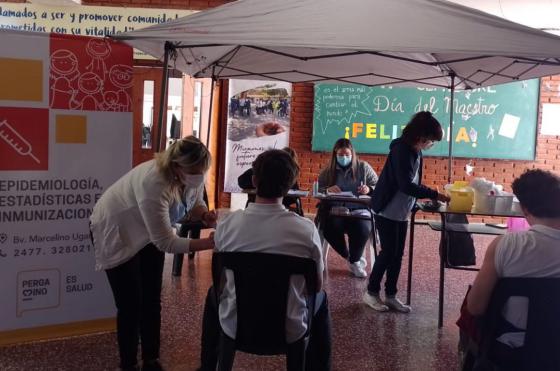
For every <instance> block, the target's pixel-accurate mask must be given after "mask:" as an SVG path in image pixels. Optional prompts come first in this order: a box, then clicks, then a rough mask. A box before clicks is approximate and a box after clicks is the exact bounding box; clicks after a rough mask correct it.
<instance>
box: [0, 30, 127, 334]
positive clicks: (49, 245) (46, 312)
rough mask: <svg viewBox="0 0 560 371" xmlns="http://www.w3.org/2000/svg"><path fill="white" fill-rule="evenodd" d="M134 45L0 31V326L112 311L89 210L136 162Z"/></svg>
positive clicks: (0, 328) (98, 316)
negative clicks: (91, 232)
mask: <svg viewBox="0 0 560 371" xmlns="http://www.w3.org/2000/svg"><path fill="white" fill-rule="evenodd" d="M132 72H133V70H132V49H131V48H130V47H128V46H126V45H124V44H120V43H116V42H112V41H109V40H107V39H96V38H89V37H82V36H65V35H58V34H40V33H28V32H18V31H1V32H0V81H2V84H0V271H1V272H2V280H1V281H0V292H2V301H0V313H2V315H1V316H0V334H1V332H2V331H11V330H19V329H25V328H34V327H40V326H46V325H58V324H64V323H70V322H72V323H76V322H83V321H90V320H99V319H105V318H110V317H114V315H115V309H114V304H113V299H112V295H111V291H110V289H109V285H108V283H107V279H106V277H105V274H104V273H103V272H95V271H94V254H93V247H92V245H91V241H90V238H89V226H88V225H89V224H88V219H89V216H90V215H91V212H92V209H93V206H94V204H95V202H96V200H97V199H98V198H99V197H100V196H101V194H102V193H103V191H104V190H105V189H106V188H107V187H109V186H110V185H111V184H112V183H113V182H115V180H117V179H118V178H119V177H120V176H122V175H123V174H124V173H126V172H127V171H128V170H129V169H130V168H131V166H132V112H131V111H132V105H131V104H132V100H131V93H132V91H131V87H132V77H133V73H132Z"/></svg>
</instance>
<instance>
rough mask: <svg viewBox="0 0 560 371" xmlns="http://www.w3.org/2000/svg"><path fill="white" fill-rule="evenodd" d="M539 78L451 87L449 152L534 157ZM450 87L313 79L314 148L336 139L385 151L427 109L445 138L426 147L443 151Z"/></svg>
mask: <svg viewBox="0 0 560 371" xmlns="http://www.w3.org/2000/svg"><path fill="white" fill-rule="evenodd" d="M539 83H540V82H539V80H538V79H534V80H527V81H519V82H514V83H509V84H503V85H497V86H491V87H487V88H480V89H474V90H467V91H458V92H455V98H454V102H455V104H454V105H453V106H454V119H453V133H452V135H451V138H453V156H456V157H469V158H495V159H513V160H534V158H535V139H536V130H537V110H538V104H539V85H540V84H539ZM450 109H451V104H450V92H449V90H447V89H442V88H403V87H394V86H393V87H392V86H383V87H367V86H361V85H343V84H317V85H315V100H314V112H313V146H312V148H313V150H314V151H330V150H332V146H333V144H334V142H335V141H336V140H337V139H338V138H342V137H346V138H348V139H350V140H351V141H352V144H353V145H354V146H355V148H356V150H357V151H358V152H360V153H376V154H386V153H388V152H389V143H390V142H391V140H392V139H394V138H396V137H398V136H400V135H401V132H402V128H403V127H404V125H406V123H407V122H408V121H409V120H410V118H411V117H412V115H413V114H414V113H416V112H418V111H424V110H428V111H431V112H432V113H433V114H434V116H435V117H436V118H437V119H438V120H439V122H440V123H441V124H442V126H443V128H444V132H445V134H444V139H443V140H442V141H441V142H439V143H436V144H435V145H434V146H433V147H432V148H431V149H430V150H428V151H426V153H425V154H426V155H428V156H447V153H448V138H449V137H450V135H449V110H450Z"/></svg>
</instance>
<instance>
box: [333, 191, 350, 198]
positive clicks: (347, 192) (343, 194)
mask: <svg viewBox="0 0 560 371" xmlns="http://www.w3.org/2000/svg"><path fill="white" fill-rule="evenodd" d="M327 196H336V197H355V196H354V194H353V193H352V192H350V191H345V192H338V193H334V192H328V191H327Z"/></svg>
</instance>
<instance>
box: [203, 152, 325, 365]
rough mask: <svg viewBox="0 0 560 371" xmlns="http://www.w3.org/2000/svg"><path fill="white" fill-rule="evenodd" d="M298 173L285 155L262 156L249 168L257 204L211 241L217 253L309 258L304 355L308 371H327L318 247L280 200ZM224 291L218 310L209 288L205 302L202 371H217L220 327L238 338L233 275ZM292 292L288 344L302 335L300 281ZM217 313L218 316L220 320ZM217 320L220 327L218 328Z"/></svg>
mask: <svg viewBox="0 0 560 371" xmlns="http://www.w3.org/2000/svg"><path fill="white" fill-rule="evenodd" d="M298 173H299V167H298V165H297V164H296V162H295V161H294V160H293V159H292V158H291V157H290V155H289V154H288V153H286V152H285V151H281V150H269V151H266V152H263V153H261V154H260V155H259V156H258V157H257V159H256V160H255V162H254V163H253V184H254V186H255V188H256V192H257V195H256V200H255V202H254V203H250V204H249V205H248V207H247V209H245V210H238V211H236V212H233V213H231V214H229V215H228V216H226V217H225V219H224V220H223V221H222V222H221V223H220V224H218V226H217V228H216V233H215V235H214V241H215V249H216V251H235V252H263V253H271V254H286V255H290V256H297V257H303V258H311V259H313V260H314V261H315V262H316V264H317V277H318V283H319V285H318V290H319V291H318V294H317V303H316V306H315V308H316V312H315V314H314V317H313V326H312V329H311V334H310V339H309V345H308V347H307V354H306V363H307V367H306V369H309V370H330V363H331V336H330V315H329V310H328V303H327V297H326V294H325V292H324V291H321V285H322V281H323V280H322V278H323V258H322V255H321V242H320V240H319V234H318V232H317V229H316V228H315V225H314V224H313V222H311V220H308V219H306V218H303V217H301V216H299V215H297V214H295V213H291V212H288V211H287V210H286V209H285V207H284V206H283V205H282V198H283V197H284V196H285V195H286V193H287V192H288V190H289V189H290V187H291V186H292V185H293V184H294V181H295V179H296V178H297V176H298ZM227 273H231V272H226V277H227V282H226V286H225V288H224V293H223V294H222V295H225V298H224V299H222V300H221V302H220V304H219V308H218V305H217V304H216V302H215V299H214V294H213V291H212V290H213V288H210V290H209V292H208V295H207V297H206V305H205V308H204V319H203V328H202V351H201V363H202V367H201V369H202V370H215V368H216V362H217V354H216V349H217V344H218V339H219V334H220V324H221V327H222V328H223V330H224V332H225V333H226V334H227V335H228V336H229V337H232V338H235V333H236V326H237V323H236V307H235V289H234V284H233V274H230V275H228V274H227ZM291 285H292V289H291V290H290V293H289V296H288V308H287V313H290V315H287V318H286V340H287V341H288V342H293V341H296V340H297V339H299V338H300V337H301V336H302V335H303V334H304V333H305V331H306V323H305V320H304V318H303V313H304V311H305V309H302V308H301V307H302V306H305V304H304V302H305V300H302V299H300V298H301V295H302V294H303V289H304V286H303V277H297V276H296V277H292V279H291ZM218 312H219V314H218ZM218 320H219V323H218Z"/></svg>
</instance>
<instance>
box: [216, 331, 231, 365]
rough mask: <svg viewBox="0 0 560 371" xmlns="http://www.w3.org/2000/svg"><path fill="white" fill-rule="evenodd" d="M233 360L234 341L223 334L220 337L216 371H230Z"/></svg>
mask: <svg viewBox="0 0 560 371" xmlns="http://www.w3.org/2000/svg"><path fill="white" fill-rule="evenodd" d="M234 360H235V340H233V339H231V338H229V337H228V336H227V335H225V334H224V333H223V332H222V333H221V335H220V345H219V347H218V371H231V370H232V369H233V361H234Z"/></svg>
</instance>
